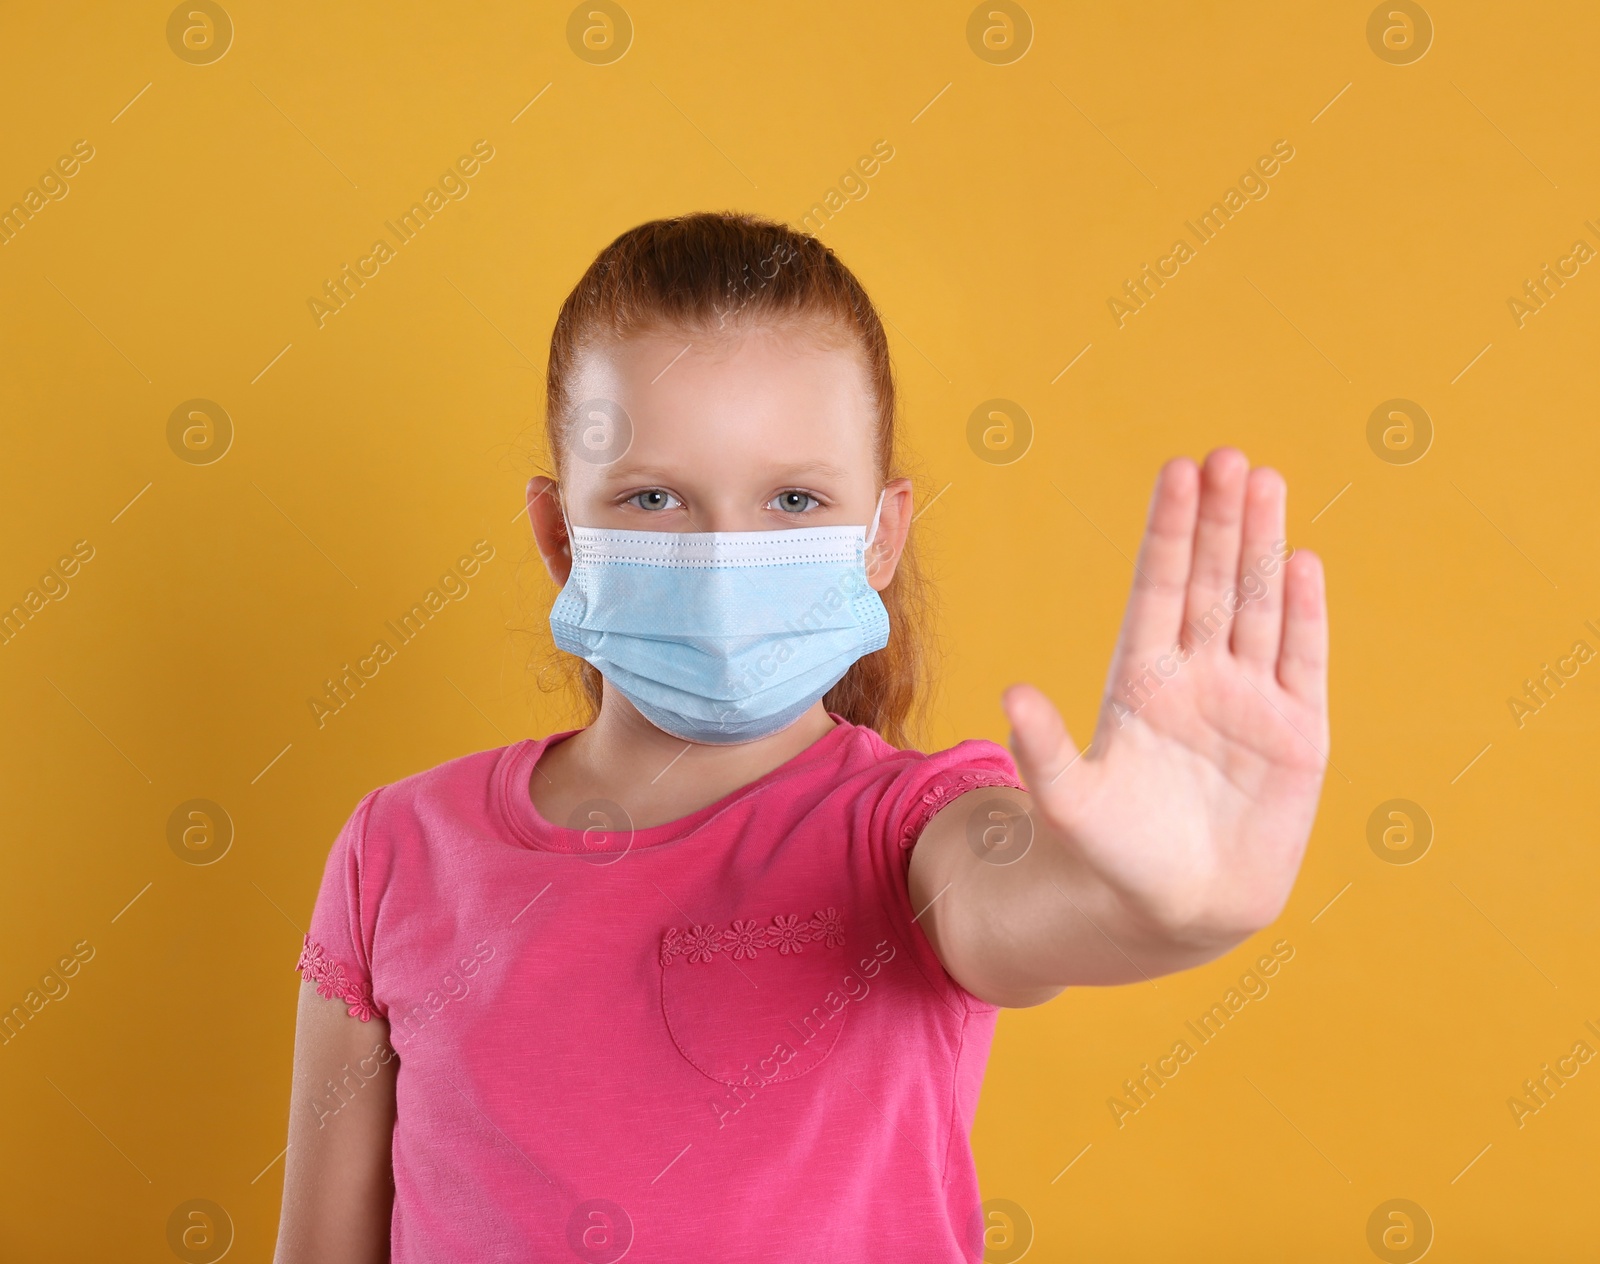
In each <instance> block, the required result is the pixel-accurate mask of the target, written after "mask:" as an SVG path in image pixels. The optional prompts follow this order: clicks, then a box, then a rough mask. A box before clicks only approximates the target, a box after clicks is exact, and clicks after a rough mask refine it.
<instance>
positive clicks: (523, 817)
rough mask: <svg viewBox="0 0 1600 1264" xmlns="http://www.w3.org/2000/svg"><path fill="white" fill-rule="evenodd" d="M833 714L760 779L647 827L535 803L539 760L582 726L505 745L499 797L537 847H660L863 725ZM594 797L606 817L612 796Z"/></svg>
mask: <svg viewBox="0 0 1600 1264" xmlns="http://www.w3.org/2000/svg"><path fill="white" fill-rule="evenodd" d="M828 715H829V717H830V718H832V719H833V720H834V721H835V724H834V727H833V728H831V729H829V730H828V731H827V732H826V733H824V734H823V735H822V736H821V737H819V738H818V739H817V740H816V741H814V742H812V743H811V745H810V746H807V747H806V748H805V749H804V750H802V751H800V752H798V753H797V754H795V755H793V756H791V757H790V758H789V759H787V760H785V761H784V762H783V763H781V764H779V765H778V766H777V767H776V768H774V769H772V770H771V771H770V772H766V773H763V774H762V775H761V776H759V777H757V778H756V779H755V780H754V781H751V782H747V783H746V784H745V785H742V786H740V787H738V788H737V789H735V790H733V791H731V792H729V793H728V794H726V795H724V796H723V797H722V798H720V799H717V800H716V801H715V802H712V803H708V804H706V805H705V806H704V807H702V808H698V809H696V810H695V811H693V812H691V813H689V814H688V815H687V816H680V817H678V818H677V819H676V820H673V821H663V822H662V823H661V824H659V825H651V826H648V827H646V828H644V829H630V828H628V827H626V826H624V827H623V828H621V829H605V830H601V829H595V828H590V829H587V830H585V829H574V828H571V827H569V826H565V825H557V824H556V823H555V822H553V821H549V820H546V819H545V817H544V816H543V815H542V814H541V813H540V812H539V809H538V808H537V807H535V806H534V802H533V795H532V793H531V792H530V790H529V782H530V779H531V778H532V776H533V772H534V765H535V764H536V763H538V761H539V758H540V756H541V755H543V754H544V752H545V750H546V749H547V748H548V747H550V746H551V745H553V744H555V743H556V742H561V741H565V740H566V739H567V738H569V737H571V736H573V734H575V733H579V732H582V730H581V729H563V730H561V731H559V732H555V733H550V734H548V735H546V736H545V737H526V738H523V739H522V740H521V741H519V742H513V743H512V744H511V745H510V746H507V747H506V748H505V750H504V752H503V754H502V755H501V758H500V762H499V765H498V767H497V768H496V773H495V780H496V785H497V793H496V798H497V799H498V801H499V809H500V816H501V819H502V820H503V821H504V823H505V825H506V827H507V829H508V830H509V831H510V833H511V836H512V837H513V838H515V839H516V840H517V841H518V842H519V843H521V844H522V845H523V846H525V847H528V848H530V849H532V850H534V851H544V852H555V853H558V854H565V855H578V856H590V855H596V854H602V853H613V852H625V851H635V850H638V849H639V848H642V847H657V846H660V845H662V844H663V843H671V842H676V841H677V840H679V839H681V838H684V837H687V836H688V835H690V834H692V833H694V832H695V830H697V829H699V828H700V827H701V826H703V825H705V824H706V823H707V822H708V821H710V820H711V819H712V818H713V817H715V816H717V815H718V814H719V813H721V812H722V811H724V810H725V809H727V808H728V807H731V806H732V805H733V804H734V803H736V802H738V801H739V800H740V799H743V798H746V797H747V796H749V795H752V794H757V793H759V792H760V791H762V790H764V789H765V788H766V787H768V786H769V785H771V784H772V783H774V782H776V781H779V780H781V779H783V778H785V777H791V776H793V775H794V774H795V773H797V772H799V771H801V770H802V769H803V768H805V767H807V766H809V765H810V764H812V763H815V762H816V761H818V760H820V759H822V758H824V757H825V756H826V755H827V754H828V753H829V752H830V751H831V750H833V748H834V747H836V746H838V745H839V744H840V743H841V742H844V741H846V740H847V739H848V737H849V735H850V734H851V733H853V732H854V731H855V729H856V728H857V727H858V726H856V725H854V724H852V723H850V721H848V720H846V719H845V718H844V717H843V716H840V715H836V714H834V713H833V712H832V711H830V712H828ZM594 803H595V811H596V812H597V813H598V814H599V816H600V819H602V820H604V819H606V818H607V816H608V804H607V801H605V800H595V801H594ZM609 807H610V808H611V809H614V811H612V812H610V813H609V815H611V816H615V815H616V814H617V813H620V812H621V809H620V808H618V807H617V805H614V804H612V805H609Z"/></svg>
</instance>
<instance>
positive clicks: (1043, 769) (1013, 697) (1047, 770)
mask: <svg viewBox="0 0 1600 1264" xmlns="http://www.w3.org/2000/svg"><path fill="white" fill-rule="evenodd" d="M1000 705H1001V706H1002V707H1003V708H1004V709H1005V713H1006V719H1007V720H1008V721H1010V724H1011V753H1012V755H1013V756H1014V757H1015V759H1016V761H1017V771H1018V772H1020V773H1021V774H1022V780H1023V781H1024V782H1026V783H1027V786H1028V789H1029V790H1031V791H1032V792H1033V793H1034V794H1043V793H1045V792H1046V791H1047V790H1049V788H1050V787H1051V786H1054V785H1056V783H1057V782H1058V781H1059V780H1060V779H1061V775H1062V774H1063V773H1064V772H1066V771H1067V769H1069V768H1071V767H1073V766H1074V765H1075V764H1076V763H1077V762H1078V748H1077V746H1076V744H1075V743H1074V742H1073V740H1072V737H1071V735H1070V734H1068V732H1067V726H1066V725H1065V724H1064V723H1062V720H1061V713H1060V712H1059V711H1057V710H1056V708H1055V704H1054V703H1052V702H1051V701H1050V699H1049V698H1047V697H1045V696H1044V694H1042V693H1041V692H1039V690H1037V689H1035V688H1034V687H1033V686H1032V685H1012V686H1011V688H1009V689H1007V690H1006V691H1005V693H1003V694H1002V695H1001V696H1000Z"/></svg>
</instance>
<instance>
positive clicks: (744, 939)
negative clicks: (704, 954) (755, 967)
mask: <svg viewBox="0 0 1600 1264" xmlns="http://www.w3.org/2000/svg"><path fill="white" fill-rule="evenodd" d="M667 933H668V934H669V935H670V934H672V933H673V932H671V931H668V932H667ZM765 936H766V931H764V930H763V929H762V928H761V927H759V926H757V925H756V924H755V923H754V922H735V923H734V924H733V925H732V926H731V927H729V928H728V929H727V930H725V931H723V932H722V942H723V951H724V952H729V953H732V954H733V959H734V960H735V961H737V960H738V959H739V958H740V957H753V956H755V955H756V949H757V948H760V947H761V946H762V945H763V944H764V943H765V942H766V940H765Z"/></svg>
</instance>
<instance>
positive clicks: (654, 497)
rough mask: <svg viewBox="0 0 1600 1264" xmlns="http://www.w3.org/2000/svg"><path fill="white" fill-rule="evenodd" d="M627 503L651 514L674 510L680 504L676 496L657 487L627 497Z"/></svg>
mask: <svg viewBox="0 0 1600 1264" xmlns="http://www.w3.org/2000/svg"><path fill="white" fill-rule="evenodd" d="M628 503H629V504H633V505H637V506H639V508H640V509H646V510H650V511H652V512H654V511H657V510H661V509H675V508H677V507H678V505H679V504H680V502H679V500H678V498H677V497H676V496H674V495H673V494H672V493H671V492H669V491H663V490H662V489H661V488H659V487H652V488H650V489H649V490H647V491H642V492H637V493H635V494H634V495H632V496H630V497H628Z"/></svg>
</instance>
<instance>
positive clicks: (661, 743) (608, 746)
mask: <svg viewBox="0 0 1600 1264" xmlns="http://www.w3.org/2000/svg"><path fill="white" fill-rule="evenodd" d="M834 727H835V724H834V721H833V720H832V718H830V717H829V715H828V713H827V710H826V709H825V708H824V707H823V705H822V703H821V702H818V703H816V704H815V705H814V706H813V707H812V708H811V709H810V710H809V711H807V712H806V713H805V714H804V715H802V716H801V717H800V718H799V719H798V720H796V721H795V722H794V723H793V724H791V725H790V726H789V727H788V728H786V729H783V730H782V731H781V732H778V733H774V734H773V735H772V736H771V737H763V738H760V739H758V740H756V741H754V742H745V743H742V744H740V745H737V746H712V745H707V744H704V743H700V742H687V741H685V740H683V739H682V738H679V737H674V736H672V734H670V733H665V732H663V731H662V730H660V729H658V728H657V727H656V726H655V725H654V724H652V723H650V721H649V720H647V719H645V717H644V716H643V715H641V714H640V713H639V710H638V708H637V707H635V706H634V705H633V704H632V703H631V702H629V701H628V700H627V698H625V697H623V695H622V694H621V693H619V692H618V691H617V690H615V689H613V688H612V687H611V685H610V684H609V683H608V684H606V685H605V686H604V691H603V693H602V695H601V702H600V714H599V715H598V716H596V717H595V721H594V723H593V724H591V725H590V726H589V727H588V728H586V729H582V730H580V731H579V732H577V733H574V734H573V735H572V736H571V737H569V738H567V739H566V740H565V741H563V742H558V743H556V745H554V746H552V747H549V748H547V749H546V751H545V752H544V754H543V755H542V756H541V757H540V759H539V763H538V767H537V769H536V773H535V776H534V777H533V781H532V785H531V786H530V791H531V793H532V795H533V803H534V806H535V807H536V808H537V809H538V810H539V814H540V815H541V816H543V817H544V818H545V819H546V820H547V821H550V822H551V823H552V824H556V825H565V824H566V823H567V817H568V816H569V815H570V814H571V813H572V812H573V811H574V810H575V809H576V808H577V807H578V805H579V804H581V803H583V802H584V801H585V800H589V799H607V800H610V801H611V802H613V803H615V804H617V805H619V806H620V807H621V808H622V809H623V811H624V812H625V813H626V814H627V817H628V818H629V820H630V821H631V823H632V825H633V827H634V828H635V829H648V828H649V827H651V826H652V825H662V824H665V823H667V822H669V821H675V820H678V819H679V818H680V817H684V816H688V815H689V814H690V813H691V812H695V811H698V810H699V809H700V808H703V807H705V806H706V805H707V804H710V803H715V802H716V801H717V800H718V799H721V798H724V797H726V796H727V795H729V794H732V793H733V792H734V791H735V790H737V789H739V787H741V786H745V785H749V784H750V783H751V782H752V781H755V780H757V779H758V778H760V777H763V776H765V775H766V774H767V773H769V772H771V771H772V770H773V769H774V768H777V767H779V766H780V765H782V764H785V763H787V762H788V761H789V760H791V759H793V758H794V757H795V756H796V755H798V754H800V752H802V751H803V750H805V749H806V748H807V747H809V746H811V745H812V744H813V743H814V742H816V741H817V740H818V739H819V738H821V737H823V736H825V735H826V734H827V733H828V732H829V731H831V730H832V729H833V728H834ZM539 774H543V775H542V776H541V775H539ZM619 828H626V825H625V824H623V825H621V826H619Z"/></svg>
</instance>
